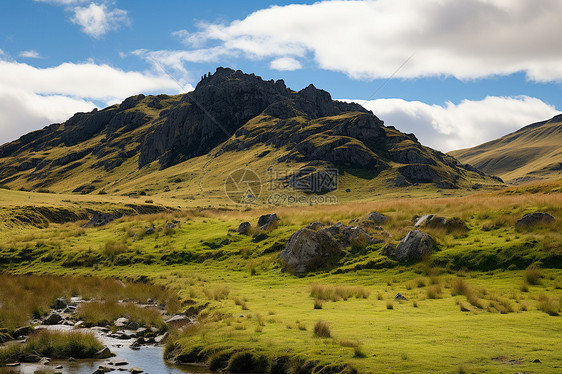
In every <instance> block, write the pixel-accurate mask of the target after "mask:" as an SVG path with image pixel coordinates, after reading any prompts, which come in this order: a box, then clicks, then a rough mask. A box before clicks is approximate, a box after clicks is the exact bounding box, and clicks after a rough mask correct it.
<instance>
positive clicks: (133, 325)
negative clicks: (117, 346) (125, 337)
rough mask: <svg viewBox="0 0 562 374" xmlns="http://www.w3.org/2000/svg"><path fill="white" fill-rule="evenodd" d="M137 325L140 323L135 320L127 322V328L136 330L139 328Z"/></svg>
mask: <svg viewBox="0 0 562 374" xmlns="http://www.w3.org/2000/svg"><path fill="white" fill-rule="evenodd" d="M139 327H140V325H139V324H138V323H137V322H135V321H131V322H129V323H128V324H127V330H135V331H136V330H138V329H139Z"/></svg>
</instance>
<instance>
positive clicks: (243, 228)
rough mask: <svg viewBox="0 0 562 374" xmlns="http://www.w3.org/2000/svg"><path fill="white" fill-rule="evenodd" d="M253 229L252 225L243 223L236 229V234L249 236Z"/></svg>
mask: <svg viewBox="0 0 562 374" xmlns="http://www.w3.org/2000/svg"><path fill="white" fill-rule="evenodd" d="M251 228H252V224H251V223H250V222H242V223H241V224H240V225H239V226H238V228H237V229H236V232H237V233H239V234H241V235H249V234H250V229H251Z"/></svg>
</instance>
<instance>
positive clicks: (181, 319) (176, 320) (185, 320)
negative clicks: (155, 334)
mask: <svg viewBox="0 0 562 374" xmlns="http://www.w3.org/2000/svg"><path fill="white" fill-rule="evenodd" d="M166 323H167V324H168V325H170V326H174V327H181V326H183V325H187V324H189V323H191V319H190V318H189V317H187V316H184V315H181V314H176V315H175V316H173V317H171V318H169V319H167V320H166Z"/></svg>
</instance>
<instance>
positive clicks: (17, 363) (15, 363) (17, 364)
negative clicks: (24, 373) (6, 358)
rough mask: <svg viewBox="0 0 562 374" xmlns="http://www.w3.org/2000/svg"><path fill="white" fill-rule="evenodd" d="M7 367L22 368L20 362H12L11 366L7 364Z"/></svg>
mask: <svg viewBox="0 0 562 374" xmlns="http://www.w3.org/2000/svg"><path fill="white" fill-rule="evenodd" d="M5 366H7V367H9V368H14V367H17V366H20V363H19V362H10V363H9V364H6V365H5Z"/></svg>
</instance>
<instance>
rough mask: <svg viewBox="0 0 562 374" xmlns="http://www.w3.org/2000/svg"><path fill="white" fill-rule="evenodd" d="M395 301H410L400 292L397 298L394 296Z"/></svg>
mask: <svg viewBox="0 0 562 374" xmlns="http://www.w3.org/2000/svg"><path fill="white" fill-rule="evenodd" d="M394 300H402V301H408V299H407V298H406V296H404V295H402V294H401V293H400V292H398V293H397V294H396V296H394Z"/></svg>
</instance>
